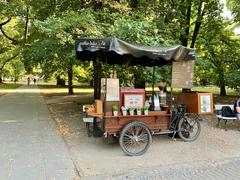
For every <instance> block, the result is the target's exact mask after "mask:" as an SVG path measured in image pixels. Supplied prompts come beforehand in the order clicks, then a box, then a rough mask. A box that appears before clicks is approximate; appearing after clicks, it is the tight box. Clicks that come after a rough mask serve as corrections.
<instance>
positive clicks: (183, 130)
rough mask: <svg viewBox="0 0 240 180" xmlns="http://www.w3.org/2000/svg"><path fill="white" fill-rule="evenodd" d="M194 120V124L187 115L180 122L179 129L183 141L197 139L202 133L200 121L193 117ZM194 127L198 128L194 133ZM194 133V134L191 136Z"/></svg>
mask: <svg viewBox="0 0 240 180" xmlns="http://www.w3.org/2000/svg"><path fill="white" fill-rule="evenodd" d="M192 122H193V123H194V124H193V125H191V124H190V123H189V121H188V120H187V118H186V117H183V118H182V119H181V120H180V121H179V123H178V130H179V132H178V135H179V137H180V138H181V139H182V140H183V141H186V142H189V141H195V140H196V139H197V138H198V136H199V135H200V132H201V125H200V122H199V121H198V119H196V118H194V119H192ZM194 125H196V126H194ZM194 127H195V128H197V129H196V133H195V134H193V129H194ZM192 134H193V136H191V135H192Z"/></svg>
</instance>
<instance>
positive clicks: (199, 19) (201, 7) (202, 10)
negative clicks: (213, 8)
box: [190, 0, 205, 48]
mask: <svg viewBox="0 0 240 180" xmlns="http://www.w3.org/2000/svg"><path fill="white" fill-rule="evenodd" d="M204 14H205V6H204V2H203V1H202V0H201V2H200V4H199V6H198V17H197V20H196V23H195V27H194V31H193V36H192V43H191V46H190V48H194V45H195V42H196V40H197V35H198V32H199V30H200V27H201V24H202V20H203V16H204Z"/></svg>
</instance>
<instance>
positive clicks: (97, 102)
mask: <svg viewBox="0 0 240 180" xmlns="http://www.w3.org/2000/svg"><path fill="white" fill-rule="evenodd" d="M95 112H96V113H97V114H102V113H103V101H102V100H100V99H96V100H95Z"/></svg>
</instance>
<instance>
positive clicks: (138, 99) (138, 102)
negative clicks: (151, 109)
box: [124, 94, 144, 109]
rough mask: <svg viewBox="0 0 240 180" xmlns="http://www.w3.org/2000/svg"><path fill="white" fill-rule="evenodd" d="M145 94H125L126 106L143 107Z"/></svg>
mask: <svg viewBox="0 0 240 180" xmlns="http://www.w3.org/2000/svg"><path fill="white" fill-rule="evenodd" d="M143 104H144V95H143V94H124V106H125V108H127V109H128V108H130V107H132V108H143Z"/></svg>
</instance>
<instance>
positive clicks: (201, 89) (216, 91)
mask: <svg viewBox="0 0 240 180" xmlns="http://www.w3.org/2000/svg"><path fill="white" fill-rule="evenodd" d="M154 90H155V91H156V92H157V91H159V90H158V88H156V87H155V88H154ZM167 90H168V91H169V92H170V91H171V89H170V88H168V89H167ZM191 90H192V91H198V92H211V93H213V94H216V95H219V94H220V88H219V87H216V86H206V87H200V86H199V87H193V88H192V89H191ZM146 91H152V88H150V87H148V88H146ZM180 92H182V89H180V88H173V93H180ZM226 92H227V95H239V94H240V92H237V91H236V90H234V89H227V88H226Z"/></svg>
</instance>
